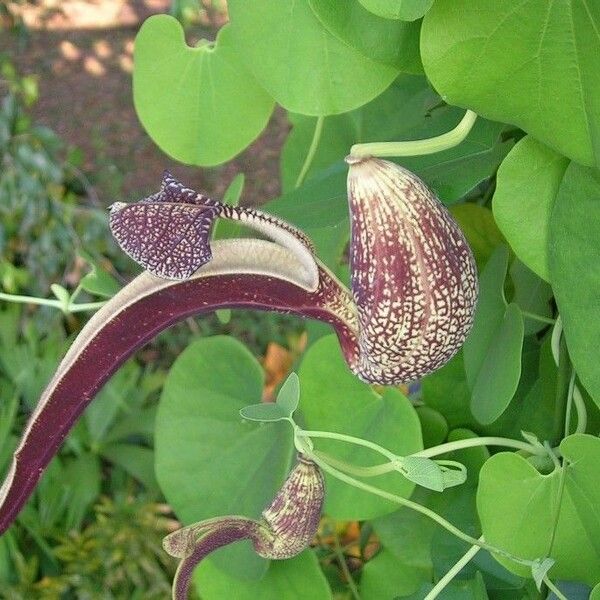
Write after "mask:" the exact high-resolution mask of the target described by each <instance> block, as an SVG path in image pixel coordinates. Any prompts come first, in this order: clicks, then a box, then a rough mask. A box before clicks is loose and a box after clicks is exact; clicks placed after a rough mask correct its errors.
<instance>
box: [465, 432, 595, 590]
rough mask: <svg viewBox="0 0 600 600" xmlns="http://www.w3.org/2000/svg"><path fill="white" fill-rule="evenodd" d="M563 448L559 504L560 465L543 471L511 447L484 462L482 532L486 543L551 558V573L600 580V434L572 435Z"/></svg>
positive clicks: (480, 503)
mask: <svg viewBox="0 0 600 600" xmlns="http://www.w3.org/2000/svg"><path fill="white" fill-rule="evenodd" d="M560 451H561V453H562V455H563V457H564V458H565V459H566V461H567V463H566V467H563V468H566V473H565V476H564V489H563V490H562V500H561V503H560V505H559V504H558V500H559V496H560V494H561V490H560V488H561V469H556V470H555V471H554V472H552V473H551V474H550V475H542V474H540V473H538V471H536V469H535V468H534V467H533V466H532V465H531V464H530V463H529V462H527V460H525V459H524V458H523V457H522V456H520V455H518V454H516V453H507V452H502V453H500V454H496V455H494V456H492V458H490V459H489V460H488V461H487V462H486V464H485V465H484V466H483V468H482V469H481V473H480V478H479V481H480V484H479V490H478V492H477V508H478V512H479V517H480V519H481V525H482V528H483V534H484V535H485V539H486V541H487V542H488V543H490V544H493V545H495V546H498V547H499V548H502V549H504V550H506V551H508V552H510V553H511V554H514V555H515V556H519V557H520V558H527V559H530V560H535V559H537V558H540V557H542V556H549V557H550V558H553V559H554V560H555V561H556V564H555V565H554V567H553V568H552V576H553V578H558V579H567V580H571V581H582V582H585V583H587V584H588V585H591V586H593V585H595V584H596V583H598V582H600V488H599V487H598V483H597V466H598V461H600V439H598V438H596V437H594V436H591V435H585V434H575V435H571V436H569V437H567V438H566V439H564V440H563V441H562V442H561V444H560ZM557 510H558V525H557V527H556V533H555V536H554V537H553V530H554V523H555V519H556V516H557V515H556V512H557ZM515 524H518V526H515ZM553 539H554V542H553V543H552V544H551V542H552V540H553ZM496 559H497V560H498V561H499V562H501V563H502V564H504V565H505V566H506V567H507V568H508V569H509V570H511V571H513V572H515V573H518V574H521V575H523V576H528V575H529V574H530V572H529V569H527V568H526V567H523V566H521V565H516V564H515V563H514V562H512V561H509V560H507V559H504V558H501V557H498V556H497V557H496Z"/></svg>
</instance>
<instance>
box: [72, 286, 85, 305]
mask: <svg viewBox="0 0 600 600" xmlns="http://www.w3.org/2000/svg"><path fill="white" fill-rule="evenodd" d="M82 291H83V288H82V287H81V284H79V285H78V286H77V287H76V288H75V289H74V290H73V293H72V294H71V297H70V298H69V303H70V304H75V300H76V299H77V296H79V294H81V292H82Z"/></svg>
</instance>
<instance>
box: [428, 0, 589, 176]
mask: <svg viewBox="0 0 600 600" xmlns="http://www.w3.org/2000/svg"><path fill="white" fill-rule="evenodd" d="M599 30H600V5H598V4H597V3H593V2H579V1H576V0H565V1H563V2H541V1H529V2H522V1H520V0H506V1H504V2H497V1H496V0H481V1H480V2H471V0H437V1H436V2H435V3H434V5H433V7H432V9H431V10H430V11H429V12H428V13H427V15H426V16H425V19H424V21H423V27H422V29H421V56H422V59H423V65H424V67H425V72H426V74H427V76H428V77H429V79H430V80H431V82H432V83H433V85H434V87H435V88H436V89H437V90H438V92H439V93H440V94H441V95H442V97H443V98H444V99H445V100H446V101H447V102H449V103H450V104H456V105H459V106H467V107H469V108H471V109H472V110H474V111H475V112H477V113H479V114H481V115H482V116H484V117H486V118H488V119H494V120H498V121H504V122H506V123H512V124H513V125H517V126H518V127H520V128H521V129H524V130H525V131H526V132H527V133H529V134H531V135H533V136H534V137H536V138H537V139H538V140H540V141H542V142H544V143H545V144H547V145H549V146H550V147H551V148H554V149H555V150H556V151H558V152H559V153H561V154H564V155H566V156H568V157H569V158H572V159H573V160H576V161H578V162H580V163H583V164H587V165H593V164H594V163H595V164H600V70H599V69H598V65H597V60H596V57H597V56H598V53H599V52H600V36H598V31H599Z"/></svg>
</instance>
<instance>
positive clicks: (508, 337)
mask: <svg viewBox="0 0 600 600" xmlns="http://www.w3.org/2000/svg"><path fill="white" fill-rule="evenodd" d="M507 268H508V250H507V248H506V247H505V246H499V247H498V249H497V250H496V252H494V254H493V255H492V257H491V258H490V260H489V261H488V264H487V265H486V267H485V269H484V270H483V272H482V274H481V278H480V282H479V301H478V303H477V310H476V312H475V321H474V323H473V329H472V330H471V333H470V334H469V337H468V338H467V340H466V342H465V345H464V361H465V372H466V374H467V382H468V383H469V387H470V388H471V391H472V396H471V412H472V413H473V415H474V416H475V418H476V419H477V420H478V421H479V422H480V423H483V424H489V423H493V422H494V421H495V420H496V419H497V418H498V417H499V416H500V415H501V414H502V413H503V412H504V411H505V410H506V408H507V407H508V405H509V403H510V401H511V400H512V398H513V396H514V394H515V392H516V390H517V386H518V384H519V378H520V376H521V350H522V346H523V333H524V331H523V317H522V316H521V311H520V310H519V307H518V306H517V305H516V304H514V303H511V304H508V305H507V303H506V300H505V299H504V279H505V278H506V270H507Z"/></svg>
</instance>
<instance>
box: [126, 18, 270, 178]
mask: <svg viewBox="0 0 600 600" xmlns="http://www.w3.org/2000/svg"><path fill="white" fill-rule="evenodd" d="M133 98H134V102H135V108H136V111H137V114H138V117H139V119H140V121H141V122H142V125H143V126H144V128H145V129H146V131H147V132H148V134H149V135H150V137H151V138H152V139H153V140H154V141H155V142H156V143H157V144H158V146H160V148H161V149H162V150H163V151H164V152H166V153H167V154H169V155H170V156H172V157H173V158H175V159H176V160H178V161H181V162H184V163H187V164H194V165H202V166H211V165H217V164H220V163H223V162H225V161H227V160H229V159H231V158H233V157H234V156H235V155H236V154H237V153H238V152H241V151H242V150H243V149H244V148H245V147H246V146H247V145H248V144H249V143H250V142H252V141H253V140H254V139H255V138H256V137H257V136H258V134H259V133H260V132H261V131H262V130H263V129H264V127H265V126H266V124H267V121H268V120H269V117H270V116H271V112H272V111H273V105H274V103H273V100H272V98H271V97H270V96H269V95H268V94H267V93H266V92H265V91H264V90H263V89H262V88H261V87H260V85H259V84H258V83H256V80H255V79H254V77H253V76H252V75H251V74H250V73H249V72H248V71H247V70H246V68H245V67H244V66H243V65H242V63H241V61H240V60H239V58H238V54H237V51H236V49H235V48H234V46H233V44H232V43H231V33H230V30H229V27H228V26H225V27H223V28H222V29H221V30H220V31H219V34H218V35H217V39H216V42H215V44H214V46H212V45H210V44H204V45H202V46H200V47H197V48H190V47H189V46H187V45H186V42H185V38H184V34H183V30H182V28H181V25H180V24H179V23H178V22H177V20H176V19H174V18H173V17H169V16H167V15H156V16H153V17H150V18H149V19H147V20H146V21H145V22H144V24H143V25H142V28H141V29H140V31H139V33H138V35H137V37H136V40H135V66H134V73H133Z"/></svg>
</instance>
